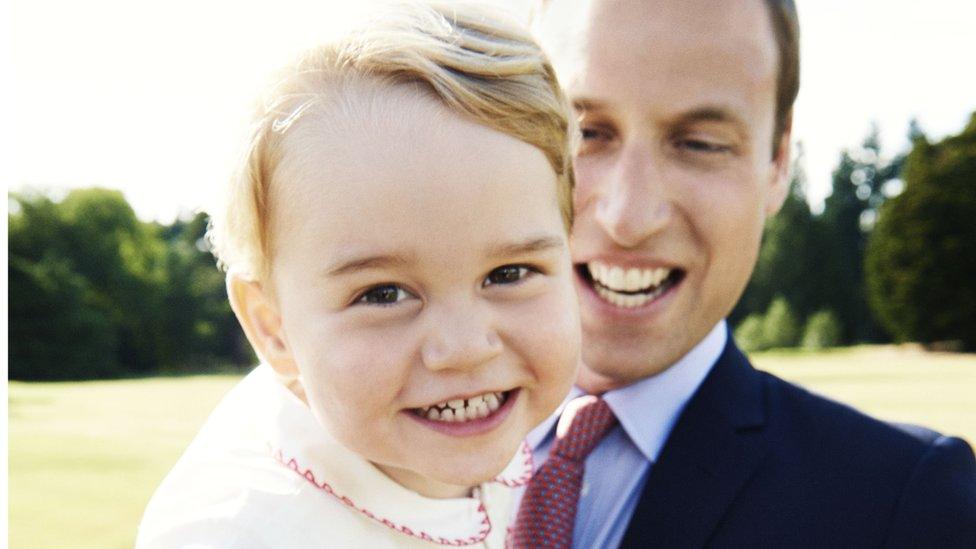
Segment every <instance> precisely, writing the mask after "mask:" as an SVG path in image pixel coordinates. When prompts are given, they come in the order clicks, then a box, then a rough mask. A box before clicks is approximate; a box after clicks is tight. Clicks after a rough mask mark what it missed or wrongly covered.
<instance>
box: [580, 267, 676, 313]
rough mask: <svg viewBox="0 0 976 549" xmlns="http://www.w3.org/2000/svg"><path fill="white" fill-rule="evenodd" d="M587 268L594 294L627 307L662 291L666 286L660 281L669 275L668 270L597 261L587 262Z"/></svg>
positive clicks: (647, 300)
mask: <svg viewBox="0 0 976 549" xmlns="http://www.w3.org/2000/svg"><path fill="white" fill-rule="evenodd" d="M587 267H588V268H589V271H590V276H592V277H593V281H594V282H596V284H595V285H594V288H595V289H596V293H597V295H599V296H600V297H602V298H603V299H604V300H605V301H608V302H610V303H612V304H613V305H616V306H618V307H623V308H627V309H630V308H634V307H640V306H641V305H644V304H645V303H647V302H649V301H652V300H653V299H654V298H656V297H658V296H659V295H661V294H662V293H664V291H665V290H666V289H667V285H663V284H662V283H663V282H664V281H665V280H667V279H668V277H669V276H670V275H671V269H665V268H659V269H640V268H630V269H624V268H623V267H617V266H612V267H611V266H610V265H607V264H606V263H601V262H599V261H591V262H590V263H588V264H587ZM620 292H626V293H620Z"/></svg>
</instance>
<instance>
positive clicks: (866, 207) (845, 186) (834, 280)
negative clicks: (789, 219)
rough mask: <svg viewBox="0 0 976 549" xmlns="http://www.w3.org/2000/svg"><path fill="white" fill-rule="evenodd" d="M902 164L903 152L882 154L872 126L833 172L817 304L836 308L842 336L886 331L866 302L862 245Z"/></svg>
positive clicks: (858, 337)
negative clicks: (888, 156) (859, 144)
mask: <svg viewBox="0 0 976 549" xmlns="http://www.w3.org/2000/svg"><path fill="white" fill-rule="evenodd" d="M903 164H904V157H903V156H897V157H895V158H894V159H892V160H885V159H884V158H883V157H882V154H881V143H880V139H879V137H878V129H877V127H872V128H871V131H870V132H869V133H868V135H867V137H865V138H864V141H863V143H862V144H861V147H860V148H859V149H855V150H852V151H844V152H843V153H842V154H841V158H840V162H839V164H838V166H837V168H836V169H835V170H834V173H833V178H832V191H831V194H830V195H829V196H828V197H827V199H826V200H825V202H824V211H823V214H821V216H820V217H819V221H820V223H821V226H822V229H821V232H820V234H821V238H822V239H823V242H824V243H825V248H824V250H823V255H822V256H821V257H820V260H819V268H818V269H817V271H816V273H817V276H818V277H820V279H821V281H822V282H823V287H822V293H821V299H820V300H819V301H820V304H819V306H821V307H822V306H826V308H828V309H830V310H833V311H834V312H835V313H836V314H837V316H838V318H839V320H840V322H841V324H842V340H843V341H844V342H854V341H879V340H883V339H884V337H885V336H884V333H883V331H882V330H881V329H880V327H879V326H878V324H877V323H876V322H875V320H874V318H873V316H872V315H871V311H870V310H869V308H868V304H867V290H866V287H865V284H864V268H863V264H864V250H865V247H866V244H867V238H868V235H869V234H870V233H871V231H872V230H873V228H874V223H875V219H876V216H877V210H878V208H879V207H880V206H881V204H882V203H884V200H885V198H886V190H887V189H888V185H889V183H890V182H893V181H894V180H896V178H897V177H898V176H899V174H900V172H901V169H902V165H903Z"/></svg>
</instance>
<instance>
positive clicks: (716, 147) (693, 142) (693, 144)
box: [679, 139, 731, 153]
mask: <svg viewBox="0 0 976 549" xmlns="http://www.w3.org/2000/svg"><path fill="white" fill-rule="evenodd" d="M679 146H680V147H681V148H683V149H685V150H689V151H692V152H700V153H724V152H728V151H730V150H731V147H729V146H728V145H723V144H721V143H713V142H711V141H702V140H700V139H685V140H683V141H681V142H679Z"/></svg>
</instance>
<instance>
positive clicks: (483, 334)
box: [421, 304, 502, 370]
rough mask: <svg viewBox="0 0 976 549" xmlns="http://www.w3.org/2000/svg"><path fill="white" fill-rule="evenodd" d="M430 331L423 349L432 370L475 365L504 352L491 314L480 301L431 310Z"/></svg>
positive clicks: (422, 355) (424, 357)
mask: <svg viewBox="0 0 976 549" xmlns="http://www.w3.org/2000/svg"><path fill="white" fill-rule="evenodd" d="M429 314H431V315H432V316H431V324H430V331H429V333H428V335H427V337H426V339H425V341H424V343H423V347H422V349H421V358H422V360H423V363H424V366H426V367H427V368H429V369H431V370H445V369H459V370H463V369H472V368H476V367H478V366H480V365H482V364H485V363H486V362H488V361H490V360H492V359H493V358H495V357H497V356H498V355H500V354H501V353H502V341H501V338H500V337H499V336H498V333H497V332H496V331H495V329H494V328H493V327H492V322H491V319H490V316H491V315H490V314H489V312H488V311H485V310H484V308H483V307H479V306H477V305H461V304H454V305H442V306H439V307H436V310H433V311H430V313H429Z"/></svg>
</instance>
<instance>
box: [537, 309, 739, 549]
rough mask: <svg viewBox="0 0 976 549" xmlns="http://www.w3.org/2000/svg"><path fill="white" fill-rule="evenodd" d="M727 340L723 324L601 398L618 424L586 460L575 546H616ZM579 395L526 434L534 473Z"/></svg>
mask: <svg viewBox="0 0 976 549" xmlns="http://www.w3.org/2000/svg"><path fill="white" fill-rule="evenodd" d="M727 338H728V334H727V331H726V325H725V321H724V320H723V321H721V322H719V323H718V324H717V325H716V326H715V327H714V328H713V329H712V331H711V332H709V333H708V335H707V336H705V338H704V339H702V340H701V341H700V342H699V343H698V345H696V346H695V347H694V348H693V349H692V350H691V351H690V352H689V353H688V354H687V355H685V356H684V357H682V358H681V360H679V361H678V362H676V363H675V364H674V365H673V366H671V367H670V368H668V369H667V370H665V371H663V372H661V373H660V374H657V375H656V376H652V377H648V378H645V379H642V380H640V381H637V382H635V383H632V384H630V385H628V386H626V387H621V388H620V389H615V390H613V391H609V392H607V393H605V394H604V395H603V399H604V400H605V401H606V402H607V404H608V405H610V409H611V410H613V413H614V415H616V416H617V419H618V420H619V422H620V423H619V424H618V425H617V426H616V427H614V428H613V429H612V430H611V431H610V433H608V434H607V435H606V437H604V439H603V440H602V441H601V442H600V444H599V445H598V446H597V447H596V449H595V450H593V452H592V453H591V454H590V455H589V456H588V457H587V458H586V469H585V472H584V473H583V487H582V491H581V494H580V502H579V507H578V508H577V512H576V525H575V527H574V529H573V547H575V548H587V549H588V548H592V547H601V548H602V547H617V546H618V545H620V542H621V541H622V540H623V537H624V533H625V532H626V531H627V525H628V524H629V523H630V517H631V515H633V514H634V509H635V508H636V507H637V502H638V501H639V500H640V496H641V492H642V491H643V488H644V483H645V482H646V480H647V475H648V473H649V472H650V470H651V466H652V464H653V463H654V462H655V461H656V460H657V457H658V455H659V454H660V453H661V448H662V447H663V446H664V442H665V441H666V440H667V438H668V435H669V434H671V429H672V428H673V427H674V424H675V422H676V421H677V420H678V417H679V416H680V415H681V411H682V410H684V407H685V404H687V403H688V400H689V399H690V398H691V396H692V395H693V394H694V393H695V391H696V390H697V389H698V386H699V385H701V383H702V381H703V380H704V379H705V376H707V375H708V372H709V371H711V369H712V366H713V365H714V364H715V362H716V361H717V360H718V357H719V356H720V355H721V354H722V349H724V348H725V343H726V339H727ZM583 394H584V393H583V391H582V390H581V389H579V388H578V387H573V390H572V391H571V392H570V394H569V396H568V397H567V398H566V401H565V402H564V403H563V405H562V406H560V407H559V409H558V410H556V413H554V414H553V415H552V416H550V417H549V418H548V419H547V420H546V421H544V422H543V423H542V424H541V425H539V426H538V427H536V428H535V429H534V430H533V431H532V432H531V433H529V436H528V437H527V439H528V442H529V444H531V445H532V448H533V449H534V450H533V458H534V460H535V467H536V469H538V468H539V466H541V465H542V464H543V463H544V462H545V460H546V457H547V456H548V455H549V448H550V447H551V446H552V440H553V434H554V432H555V425H556V423H557V421H558V419H559V415H560V414H561V413H562V410H563V407H564V406H565V404H566V402H569V401H570V400H572V399H574V398H576V397H578V396H581V395H583Z"/></svg>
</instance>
